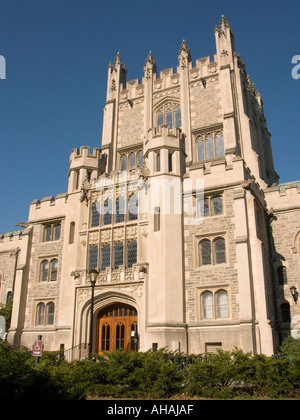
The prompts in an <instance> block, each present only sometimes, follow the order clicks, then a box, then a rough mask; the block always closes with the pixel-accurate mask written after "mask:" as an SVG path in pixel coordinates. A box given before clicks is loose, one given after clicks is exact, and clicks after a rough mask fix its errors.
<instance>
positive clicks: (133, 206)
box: [128, 194, 138, 220]
mask: <svg viewBox="0 0 300 420" xmlns="http://www.w3.org/2000/svg"><path fill="white" fill-rule="evenodd" d="M137 218H138V197H137V195H136V194H132V196H131V197H130V198H129V200H128V220H137Z"/></svg>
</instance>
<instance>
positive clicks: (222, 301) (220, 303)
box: [217, 290, 228, 318]
mask: <svg viewBox="0 0 300 420" xmlns="http://www.w3.org/2000/svg"><path fill="white" fill-rule="evenodd" d="M217 312H218V318H228V294H227V292H226V291H225V290H220V291H219V292H218V293H217Z"/></svg>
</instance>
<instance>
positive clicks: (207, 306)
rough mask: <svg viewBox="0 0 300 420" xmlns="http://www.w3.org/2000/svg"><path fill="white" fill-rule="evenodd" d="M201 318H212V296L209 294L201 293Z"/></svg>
mask: <svg viewBox="0 0 300 420" xmlns="http://www.w3.org/2000/svg"><path fill="white" fill-rule="evenodd" d="M202 317H203V318H204V319H212V318H213V317H214V303H213V294H212V293H211V292H204V293H202Z"/></svg>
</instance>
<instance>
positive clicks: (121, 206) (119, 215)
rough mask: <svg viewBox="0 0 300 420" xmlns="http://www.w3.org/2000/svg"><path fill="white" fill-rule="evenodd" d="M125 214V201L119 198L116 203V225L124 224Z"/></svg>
mask: <svg viewBox="0 0 300 420" xmlns="http://www.w3.org/2000/svg"><path fill="white" fill-rule="evenodd" d="M124 214H125V200H124V197H122V196H120V197H118V198H117V201H116V223H121V222H124Z"/></svg>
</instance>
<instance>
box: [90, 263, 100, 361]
mask: <svg viewBox="0 0 300 420" xmlns="http://www.w3.org/2000/svg"><path fill="white" fill-rule="evenodd" d="M98 273H99V271H98V270H96V269H95V268H93V269H92V270H90V271H89V277H90V282H91V286H92V297H91V320H90V340H89V354H88V356H89V359H90V358H91V354H92V349H93V312H94V289H95V284H96V281H97V276H98Z"/></svg>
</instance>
